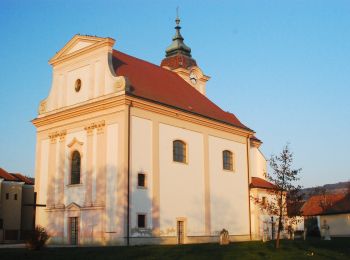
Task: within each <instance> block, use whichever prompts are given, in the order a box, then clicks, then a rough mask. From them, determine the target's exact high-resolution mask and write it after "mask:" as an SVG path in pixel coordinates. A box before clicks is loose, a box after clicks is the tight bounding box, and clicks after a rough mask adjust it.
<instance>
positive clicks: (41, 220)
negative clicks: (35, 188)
mask: <svg viewBox="0 0 350 260" xmlns="http://www.w3.org/2000/svg"><path fill="white" fill-rule="evenodd" d="M40 145H41V154H40V155H37V156H40V158H41V160H40V162H41V163H40V166H39V167H40V184H39V193H38V195H37V203H38V204H46V200H47V198H46V194H47V180H48V172H49V163H48V160H49V145H50V140H49V139H45V140H42V141H41V142H40ZM36 210H37V212H36V224H37V225H41V226H44V227H45V226H46V225H47V218H46V212H45V210H44V208H41V207H39V208H37V209H36Z"/></svg>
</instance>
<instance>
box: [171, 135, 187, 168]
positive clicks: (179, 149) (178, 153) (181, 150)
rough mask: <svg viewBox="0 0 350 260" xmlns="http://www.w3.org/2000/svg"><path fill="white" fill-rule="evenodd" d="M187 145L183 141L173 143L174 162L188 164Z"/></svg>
mask: <svg viewBox="0 0 350 260" xmlns="http://www.w3.org/2000/svg"><path fill="white" fill-rule="evenodd" d="M186 159H187V158H186V143H185V142H183V141H181V140H175V141H174V142H173V161H174V162H182V163H186Z"/></svg>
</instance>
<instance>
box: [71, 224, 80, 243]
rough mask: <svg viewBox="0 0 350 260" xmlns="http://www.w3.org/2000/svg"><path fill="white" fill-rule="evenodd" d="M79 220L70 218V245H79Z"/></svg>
mask: <svg viewBox="0 0 350 260" xmlns="http://www.w3.org/2000/svg"><path fill="white" fill-rule="evenodd" d="M78 227H79V218H77V217H73V218H69V232H70V244H71V245H77V244H78V235H79V229H78Z"/></svg>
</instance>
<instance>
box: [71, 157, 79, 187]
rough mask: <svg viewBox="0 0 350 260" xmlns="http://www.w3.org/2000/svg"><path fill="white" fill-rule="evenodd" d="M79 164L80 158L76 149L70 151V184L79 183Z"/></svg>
mask: <svg viewBox="0 0 350 260" xmlns="http://www.w3.org/2000/svg"><path fill="white" fill-rule="evenodd" d="M80 164H81V158H80V153H79V152H78V151H74V152H73V153H72V167H71V171H70V173H71V174H70V184H79V183H80Z"/></svg>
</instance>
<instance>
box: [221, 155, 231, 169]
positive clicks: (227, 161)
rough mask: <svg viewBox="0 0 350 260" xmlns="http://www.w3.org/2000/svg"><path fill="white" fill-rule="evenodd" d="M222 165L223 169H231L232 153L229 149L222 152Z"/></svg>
mask: <svg viewBox="0 0 350 260" xmlns="http://www.w3.org/2000/svg"><path fill="white" fill-rule="evenodd" d="M222 164H223V165H222V167H223V169H224V170H228V171H233V155H232V152H231V151H228V150H225V151H223V152H222Z"/></svg>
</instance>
